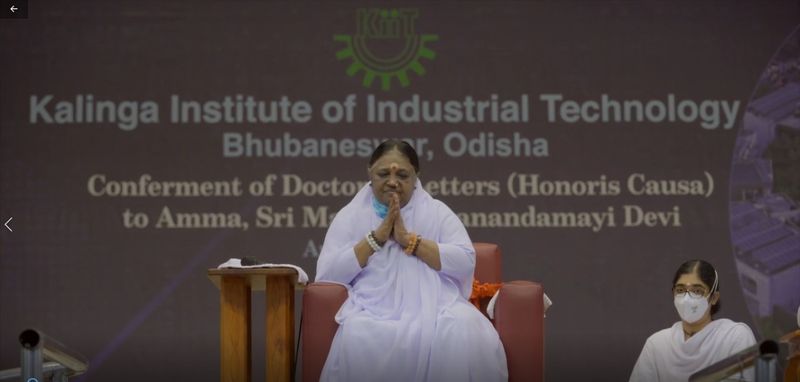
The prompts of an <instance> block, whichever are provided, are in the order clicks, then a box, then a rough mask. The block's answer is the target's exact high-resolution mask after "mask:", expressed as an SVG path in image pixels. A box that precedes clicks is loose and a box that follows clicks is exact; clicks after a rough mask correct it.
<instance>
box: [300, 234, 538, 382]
mask: <svg viewBox="0 0 800 382" xmlns="http://www.w3.org/2000/svg"><path fill="white" fill-rule="evenodd" d="M473 245H474V246H475V255H476V263H475V279H476V280H478V281H479V282H481V283H502V279H501V275H502V272H501V269H502V268H501V253H500V247H498V246H497V244H489V243H473ZM346 298H347V290H346V289H345V288H344V287H342V286H341V285H337V284H332V283H324V282H322V283H311V284H309V285H308V286H307V287H306V288H305V291H304V292H303V322H302V328H301V330H302V338H301V348H302V370H303V381H304V382H310V381H318V380H319V376H320V374H321V373H322V367H323V365H325V360H326V359H327V357H328V351H329V350H330V348H331V343H332V342H333V336H334V335H335V334H336V330H337V329H338V327H339V325H338V324H337V323H336V321H334V316H335V315H336V312H338V311H339V307H341V305H342V303H344V300H345V299H346ZM543 298H544V290H543V289H542V286H541V285H540V284H538V283H534V282H530V281H511V282H506V283H502V286H501V287H500V295H499V296H498V298H497V302H496V303H495V310H494V321H493V323H494V327H495V329H497V332H498V333H499V334H500V340H501V341H502V342H503V347H504V348H505V351H506V358H507V361H508V377H509V378H508V380H509V381H512V382H513V381H535V382H540V381H542V380H543V379H544V306H543V304H544V302H543ZM482 305H483V306H485V301H484V303H483V304H482Z"/></svg>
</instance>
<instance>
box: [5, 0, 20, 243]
mask: <svg viewBox="0 0 800 382" xmlns="http://www.w3.org/2000/svg"><path fill="white" fill-rule="evenodd" d="M8 9H10V10H11V13H14V12H16V11H17V9H19V8H17V6H16V5H12V6H11V8H8ZM6 228H8V226H6Z"/></svg>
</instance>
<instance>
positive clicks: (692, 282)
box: [672, 272, 719, 321]
mask: <svg viewBox="0 0 800 382" xmlns="http://www.w3.org/2000/svg"><path fill="white" fill-rule="evenodd" d="M710 292H711V286H709V285H707V284H706V283H704V282H703V280H701V279H700V276H699V275H698V274H697V273H694V272H692V273H684V274H682V275H681V276H680V277H679V278H678V281H676V282H675V285H673V286H672V294H673V297H675V296H676V295H683V293H688V294H689V295H690V296H702V298H707V299H708V304H709V309H708V310H706V311H705V314H703V317H702V318H701V321H702V320H706V321H707V320H708V319H710V317H711V307H710V305H714V304H716V303H717V301H719V292H714V293H713V294H711V295H710V296H709V293H710Z"/></svg>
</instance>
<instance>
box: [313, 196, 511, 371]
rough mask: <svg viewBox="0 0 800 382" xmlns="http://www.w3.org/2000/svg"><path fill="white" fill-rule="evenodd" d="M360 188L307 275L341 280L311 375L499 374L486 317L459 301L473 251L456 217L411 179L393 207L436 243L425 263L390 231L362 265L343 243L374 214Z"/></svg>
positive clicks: (501, 365) (354, 238) (372, 223)
mask: <svg viewBox="0 0 800 382" xmlns="http://www.w3.org/2000/svg"><path fill="white" fill-rule="evenodd" d="M371 198H372V190H371V189H370V188H369V186H365V187H364V188H362V189H361V190H360V191H359V192H358V194H356V196H355V197H354V198H353V200H352V201H351V202H350V203H349V204H348V205H346V206H345V207H344V208H342V210H341V211H339V212H338V213H337V214H336V217H335V218H334V220H333V222H332V223H331V226H330V228H329V229H328V233H327V234H326V236H325V242H324V244H323V246H322V251H321V253H320V256H319V259H318V262H317V275H316V280H317V281H334V282H338V283H341V284H343V285H345V286H346V287H347V288H348V298H347V300H346V301H345V303H344V304H343V305H342V307H341V309H339V312H338V313H337V314H336V322H337V323H339V329H338V330H337V332H336V336H335V337H334V339H333V344H332V345H331V350H330V352H329V353H328V359H327V360H326V362H325V366H324V367H323V370H322V376H321V378H320V380H321V381H347V382H358V381H404V382H406V381H437V382H450V381H453V382H456V381H481V382H484V381H486V382H491V381H505V380H507V379H508V369H507V365H506V356H505V351H504V350H503V345H502V344H501V343H500V338H499V336H498V335H497V332H496V331H495V329H494V327H493V326H492V324H491V323H490V322H489V320H488V319H487V318H486V317H484V316H483V314H481V313H480V312H479V311H478V310H477V309H476V308H475V307H474V306H472V305H471V304H470V303H469V302H468V301H467V299H468V297H469V294H470V292H471V290H472V277H473V272H474V269H475V251H474V249H473V247H472V242H471V241H470V238H469V236H468V235H467V232H466V229H465V228H464V225H463V224H462V223H461V221H460V220H459V219H458V217H457V216H456V215H455V214H454V213H453V212H452V211H451V210H450V209H449V208H448V207H447V206H446V205H445V204H444V203H442V202H440V201H438V200H435V199H433V198H432V197H431V196H430V194H428V193H427V192H425V190H424V189H422V187H421V185H420V183H419V182H417V187H416V189H415V190H414V193H413V195H412V198H411V200H410V201H409V203H408V204H406V206H404V207H403V208H402V209H401V210H400V214H401V215H402V217H403V222H404V224H405V227H406V229H407V230H409V231H410V232H414V233H417V234H419V235H422V237H423V238H424V239H428V240H433V241H435V242H437V243H438V245H439V253H440V258H441V264H442V268H441V270H440V271H438V272H437V271H435V270H433V269H432V268H430V267H429V266H428V265H427V264H425V263H424V262H422V261H421V260H420V259H419V258H417V257H415V256H408V255H406V254H405V253H404V252H403V248H402V247H400V245H399V244H397V243H396V242H394V241H393V240H389V241H388V242H387V243H386V244H385V245H384V247H383V248H382V249H381V250H380V251H378V252H377V253H375V254H373V255H372V256H370V257H369V260H368V262H367V265H366V266H365V267H364V268H363V269H362V268H361V266H359V264H358V260H357V259H356V256H355V252H354V251H353V246H355V245H356V243H358V242H359V241H360V240H361V239H363V238H364V236H365V235H366V233H367V232H369V231H370V230H374V229H375V228H376V227H378V225H379V224H380V223H381V221H382V219H381V218H379V217H378V216H377V214H376V213H375V212H374V210H373V208H372V203H371Z"/></svg>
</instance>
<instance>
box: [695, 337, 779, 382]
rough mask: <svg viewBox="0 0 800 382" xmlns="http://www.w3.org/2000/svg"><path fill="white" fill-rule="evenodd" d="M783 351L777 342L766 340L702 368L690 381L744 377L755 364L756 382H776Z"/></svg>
mask: <svg viewBox="0 0 800 382" xmlns="http://www.w3.org/2000/svg"><path fill="white" fill-rule="evenodd" d="M781 353H785V352H784V351H781V346H779V345H778V343H777V342H775V341H773V340H766V341H763V342H761V343H760V344H756V345H753V346H751V347H749V348H747V349H744V350H742V351H740V352H738V353H736V354H734V355H732V356H730V357H728V358H725V359H723V360H721V361H719V362H717V363H715V364H713V365H711V366H708V367H706V368H704V369H701V370H700V371H698V372H696V373H694V374H692V375H691V376H690V377H689V381H690V382H717V381H721V380H724V379H728V378H730V379H736V378H737V376H738V377H742V376H743V375H744V374H746V373H748V371H747V369H748V368H750V367H753V366H755V381H756V382H775V381H778V379H777V378H778V375H779V374H778V371H779V364H778V361H779V359H781V358H780V357H779V354H781ZM781 379H782V376H781ZM748 380H749V379H748Z"/></svg>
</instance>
